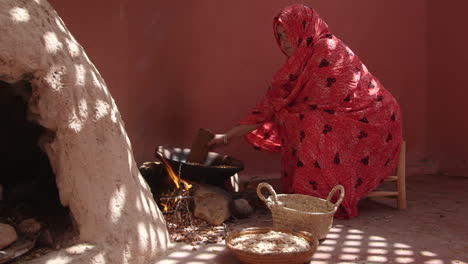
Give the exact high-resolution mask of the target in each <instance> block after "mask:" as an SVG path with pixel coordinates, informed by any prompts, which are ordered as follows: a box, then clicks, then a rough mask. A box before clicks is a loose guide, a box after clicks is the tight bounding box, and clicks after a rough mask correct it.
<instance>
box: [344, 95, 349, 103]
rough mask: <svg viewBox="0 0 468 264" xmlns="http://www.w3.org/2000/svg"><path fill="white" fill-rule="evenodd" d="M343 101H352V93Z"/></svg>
mask: <svg viewBox="0 0 468 264" xmlns="http://www.w3.org/2000/svg"><path fill="white" fill-rule="evenodd" d="M343 101H345V102H350V101H351V95H348V96H346V98H345V99H344V100H343Z"/></svg>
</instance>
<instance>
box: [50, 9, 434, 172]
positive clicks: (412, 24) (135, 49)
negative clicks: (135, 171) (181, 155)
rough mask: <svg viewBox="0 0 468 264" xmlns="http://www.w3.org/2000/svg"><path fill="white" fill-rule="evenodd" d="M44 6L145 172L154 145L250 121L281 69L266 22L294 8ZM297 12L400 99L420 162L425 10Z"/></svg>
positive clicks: (262, 161) (274, 161)
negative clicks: (314, 20)
mask: <svg viewBox="0 0 468 264" xmlns="http://www.w3.org/2000/svg"><path fill="white" fill-rule="evenodd" d="M50 2H51V3H52V4H53V5H54V7H55V8H56V9H57V11H58V12H59V14H60V15H61V16H62V18H63V19H64V21H65V23H66V24H67V25H68V27H69V29H70V30H71V31H72V33H73V34H74V35H75V37H76V38H77V40H78V41H79V42H80V43H81V44H82V45H83V46H84V47H85V49H86V51H87V53H88V55H89V57H90V58H91V60H92V61H93V62H94V63H95V64H96V66H97V67H98V69H99V70H100V72H101V73H102V75H103V76H104V78H105V80H106V81H107V83H108V84H109V87H110V90H111V92H112V94H113V96H114V98H115V99H116V101H117V104H118V106H119V109H120V111H121V113H122V115H123V118H124V120H125V122H126V127H127V131H128V133H129V135H130V139H131V141H132V144H133V147H134V151H135V156H136V159H137V162H142V161H145V160H149V159H152V153H153V147H154V146H156V145H159V144H169V145H173V146H189V145H190V143H191V140H192V139H193V137H194V136H195V134H196V131H197V129H198V128H199V127H206V128H211V129H212V130H213V131H215V132H222V131H225V130H227V129H229V128H230V127H231V126H232V125H234V124H235V123H236V122H237V121H238V120H239V119H241V118H242V117H243V116H244V114H246V113H248V112H249V110H250V108H251V107H252V106H253V105H254V104H255V103H256V101H257V100H259V99H260V97H261V96H262V95H263V93H264V92H265V90H266V87H267V85H268V82H269V80H270V79H271V77H272V75H273V74H274V72H275V71H276V70H277V69H279V67H280V66H281V65H282V63H283V62H284V57H283V56H282V54H281V52H280V51H279V49H278V48H277V46H276V44H275V41H274V37H273V35H272V25H271V21H272V18H273V17H274V16H275V15H276V13H277V12H278V11H279V10H280V9H281V8H282V7H284V6H286V5H287V4H291V3H293V2H297V1H290V0H269V1H251V0H239V1H222V3H221V1H215V0H198V1H186V2H185V3H184V5H181V4H180V3H174V1H160V0H158V1H154V0H153V1H149V0H147V1H140V2H139V5H135V4H133V5H130V4H129V3H127V1H124V0H120V1H91V0H83V1H67V2H64V1H59V0H51V1H50ZM299 2H301V1H299ZM303 2H305V3H306V4H309V5H310V6H312V7H314V8H315V9H316V10H317V11H318V12H319V13H320V14H321V15H322V16H323V17H324V18H325V20H326V21H327V22H328V24H329V25H330V27H331V29H332V31H333V32H334V33H335V34H336V35H337V36H338V37H340V38H341V39H343V40H344V41H345V42H346V43H347V44H348V45H349V46H350V47H351V48H352V49H353V50H354V51H355V52H356V53H357V54H358V55H359V56H360V57H361V58H362V59H363V61H364V62H365V63H366V64H367V66H368V67H369V68H370V70H371V71H373V72H374V73H375V75H377V76H378V77H379V78H380V79H381V81H382V82H383V83H384V85H385V86H386V87H387V88H388V89H389V90H390V91H392V92H393V93H394V95H395V96H396V97H397V99H399V101H400V104H401V106H402V108H403V111H404V115H405V136H406V139H407V141H408V151H409V163H410V164H411V162H412V161H417V160H420V159H423V158H425V153H426V143H427V133H426V127H427V124H426V120H427V119H426V112H427V107H426V102H427V101H426V100H427V98H426V96H427V93H426V86H427V48H426V47H427V45H426V37H427V36H426V35H427V28H426V24H427V21H426V15H427V5H426V1H424V0H413V1H407V0H394V1H375V0H355V1H348V0H339V1H338V0H337V1H303ZM104 3H107V4H104ZM266 3H268V4H266ZM223 152H226V153H231V154H233V155H234V156H236V157H239V158H242V159H243V160H244V161H245V163H246V166H247V170H248V171H250V172H255V173H275V172H277V171H278V169H279V157H278V156H277V155H272V154H267V153H260V152H257V151H255V150H253V149H252V148H251V147H250V146H248V145H247V144H245V143H244V142H240V143H239V144H235V145H233V146H231V147H229V148H227V149H224V150H223Z"/></svg>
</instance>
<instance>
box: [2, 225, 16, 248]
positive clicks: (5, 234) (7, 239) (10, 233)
mask: <svg viewBox="0 0 468 264" xmlns="http://www.w3.org/2000/svg"><path fill="white" fill-rule="evenodd" d="M17 239H18V235H17V234H16V231H15V228H14V227H12V226H11V225H7V224H2V223H0V249H3V248H6V247H7V246H9V245H11V244H12V243H13V242H15V241H16V240H17Z"/></svg>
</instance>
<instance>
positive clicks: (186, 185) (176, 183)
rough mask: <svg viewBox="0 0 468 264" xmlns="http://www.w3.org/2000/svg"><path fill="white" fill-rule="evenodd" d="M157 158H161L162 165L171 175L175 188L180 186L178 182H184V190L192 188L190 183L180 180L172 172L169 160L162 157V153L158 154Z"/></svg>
mask: <svg viewBox="0 0 468 264" xmlns="http://www.w3.org/2000/svg"><path fill="white" fill-rule="evenodd" d="M159 158H160V159H161V161H162V163H163V164H164V167H165V168H166V170H167V173H168V174H169V177H171V179H172V181H173V182H174V184H175V186H176V189H179V188H180V184H181V183H183V184H184V190H190V188H192V184H190V183H189V182H187V181H184V180H182V179H181V178H179V177H178V176H177V174H176V173H175V172H174V169H173V168H172V166H171V165H170V164H169V162H168V161H167V160H166V158H164V157H163V156H162V155H159Z"/></svg>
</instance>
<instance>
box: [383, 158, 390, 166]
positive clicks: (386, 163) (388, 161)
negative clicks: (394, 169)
mask: <svg viewBox="0 0 468 264" xmlns="http://www.w3.org/2000/svg"><path fill="white" fill-rule="evenodd" d="M389 163H390V159H388V160H387V161H386V162H385V165H384V166H385V167H387V166H388V164H389Z"/></svg>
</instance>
